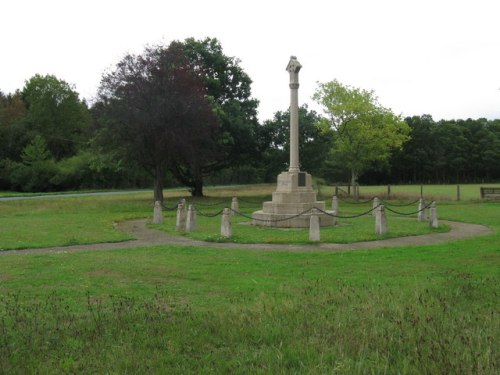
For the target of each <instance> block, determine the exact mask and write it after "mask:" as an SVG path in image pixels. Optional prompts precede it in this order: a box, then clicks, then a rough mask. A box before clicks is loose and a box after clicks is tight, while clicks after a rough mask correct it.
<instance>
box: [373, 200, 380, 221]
mask: <svg viewBox="0 0 500 375" xmlns="http://www.w3.org/2000/svg"><path fill="white" fill-rule="evenodd" d="M379 204H380V199H378V197H375V198H373V205H372V216H375V215H377V212H376V211H377V207H378V205H379Z"/></svg>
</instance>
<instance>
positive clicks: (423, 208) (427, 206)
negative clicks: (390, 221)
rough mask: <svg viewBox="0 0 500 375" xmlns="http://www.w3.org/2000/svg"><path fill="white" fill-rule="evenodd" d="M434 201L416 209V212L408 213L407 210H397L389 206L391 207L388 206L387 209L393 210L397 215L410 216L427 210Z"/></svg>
mask: <svg viewBox="0 0 500 375" xmlns="http://www.w3.org/2000/svg"><path fill="white" fill-rule="evenodd" d="M432 203H434V202H431V203H429V204H428V205H426V206H425V207H422V208H421V209H420V210H418V211H415V212H408V213H406V212H398V211H395V210H393V209H392V208H389V207H386V210H387V211H391V212H392V213H393V214H396V215H401V216H410V215H416V214H418V213H420V212H422V211H424V210H426V209H427V208H429V207H430V206H431V205H432Z"/></svg>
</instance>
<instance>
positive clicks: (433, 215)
mask: <svg viewBox="0 0 500 375" xmlns="http://www.w3.org/2000/svg"><path fill="white" fill-rule="evenodd" d="M429 224H430V226H431V227H432V228H438V227H439V223H438V215H437V207H436V202H432V204H431V209H430V220H429Z"/></svg>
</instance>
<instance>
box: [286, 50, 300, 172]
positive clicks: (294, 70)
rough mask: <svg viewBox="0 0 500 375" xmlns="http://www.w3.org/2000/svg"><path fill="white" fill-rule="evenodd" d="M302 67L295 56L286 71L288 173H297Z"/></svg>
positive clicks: (298, 169) (298, 168)
mask: <svg viewBox="0 0 500 375" xmlns="http://www.w3.org/2000/svg"><path fill="white" fill-rule="evenodd" d="M300 68H302V65H300V63H299V62H298V61H297V58H296V57H295V56H292V57H291V58H290V62H289V63H288V66H287V68H286V70H287V71H288V72H289V73H290V166H289V169H288V171H289V172H299V171H300V167H299V71H300Z"/></svg>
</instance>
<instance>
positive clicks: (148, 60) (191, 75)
mask: <svg viewBox="0 0 500 375" xmlns="http://www.w3.org/2000/svg"><path fill="white" fill-rule="evenodd" d="M95 113H96V115H97V118H98V121H99V123H100V129H101V137H102V138H103V139H104V140H105V142H106V144H107V145H113V147H114V148H116V149H118V150H120V151H121V154H122V155H123V156H127V157H129V158H133V159H134V160H135V161H137V162H138V163H139V164H140V165H141V166H142V167H143V168H145V169H146V170H147V171H148V172H149V173H150V174H151V175H152V176H153V178H154V180H155V200H159V201H163V192H162V191H163V180H164V178H165V173H166V170H167V169H168V168H171V169H172V170H176V169H177V168H181V167H182V166H181V163H180V161H182V163H190V165H192V166H194V167H196V165H197V159H198V158H200V157H201V158H206V159H212V158H213V157H214V156H213V155H214V154H215V149H214V144H215V130H216V129H217V119H216V117H215V116H214V113H213V111H212V108H211V105H210V102H209V98H207V96H206V89H205V87H204V85H203V82H202V80H201V79H200V77H199V76H198V75H197V74H196V72H195V67H194V66H193V65H192V64H191V62H190V61H189V59H188V58H187V57H186V55H185V54H184V50H183V48H182V45H181V44H179V43H177V42H173V43H171V44H170V45H169V46H168V47H162V46H159V47H148V48H146V49H145V51H144V53H143V54H142V55H127V56H125V57H124V58H123V59H122V61H120V62H119V63H118V65H117V66H116V69H115V70H114V71H113V72H111V73H108V74H106V75H105V76H104V77H103V79H102V81H101V86H100V89H99V102H98V103H96V105H95ZM182 165H184V164H182Z"/></svg>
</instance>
